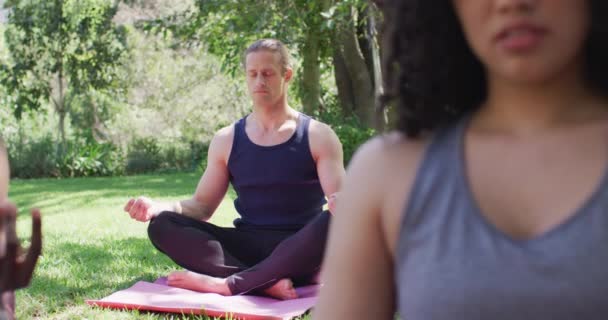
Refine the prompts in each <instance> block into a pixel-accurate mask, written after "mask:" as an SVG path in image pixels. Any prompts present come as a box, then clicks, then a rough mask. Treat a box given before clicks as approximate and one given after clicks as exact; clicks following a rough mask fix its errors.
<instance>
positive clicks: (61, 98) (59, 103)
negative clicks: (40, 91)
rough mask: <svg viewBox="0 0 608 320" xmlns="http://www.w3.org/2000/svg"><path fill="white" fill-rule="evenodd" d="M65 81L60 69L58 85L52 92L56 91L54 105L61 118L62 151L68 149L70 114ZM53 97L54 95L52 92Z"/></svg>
mask: <svg viewBox="0 0 608 320" xmlns="http://www.w3.org/2000/svg"><path fill="white" fill-rule="evenodd" d="M64 81H65V79H64V78H63V70H62V69H61V68H59V71H58V72H57V83H56V85H55V86H53V88H52V91H55V94H54V97H53V98H52V100H53V105H54V106H55V112H57V115H58V116H59V137H60V138H61V150H65V147H66V136H65V117H66V115H67V113H68V106H67V105H66V103H65V89H64V88H63V85H64ZM51 94H52V95H53V93H52V92H51Z"/></svg>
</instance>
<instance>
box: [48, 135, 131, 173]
mask: <svg viewBox="0 0 608 320" xmlns="http://www.w3.org/2000/svg"><path fill="white" fill-rule="evenodd" d="M58 154H59V158H58V161H57V165H58V168H59V172H60V174H61V176H62V177H89V176H112V175H121V174H123V173H124V165H123V163H124V160H123V156H122V152H121V150H120V149H118V148H117V147H115V146H114V145H113V144H110V143H88V144H86V143H84V142H77V141H70V142H69V143H67V146H66V149H65V150H63V151H61V150H60V151H59V152H58Z"/></svg>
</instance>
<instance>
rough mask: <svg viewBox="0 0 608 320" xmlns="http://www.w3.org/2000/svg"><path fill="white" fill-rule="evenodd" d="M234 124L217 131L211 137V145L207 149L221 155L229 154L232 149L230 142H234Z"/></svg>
mask: <svg viewBox="0 0 608 320" xmlns="http://www.w3.org/2000/svg"><path fill="white" fill-rule="evenodd" d="M235 123H236V122H235ZM235 123H232V124H230V125H227V126H225V127H223V128H221V129H220V130H218V131H217V132H216V133H215V135H214V136H213V139H211V145H210V146H209V148H213V149H215V150H217V151H220V153H221V154H227V153H229V152H230V149H231V148H232V141H233V140H234V127H235Z"/></svg>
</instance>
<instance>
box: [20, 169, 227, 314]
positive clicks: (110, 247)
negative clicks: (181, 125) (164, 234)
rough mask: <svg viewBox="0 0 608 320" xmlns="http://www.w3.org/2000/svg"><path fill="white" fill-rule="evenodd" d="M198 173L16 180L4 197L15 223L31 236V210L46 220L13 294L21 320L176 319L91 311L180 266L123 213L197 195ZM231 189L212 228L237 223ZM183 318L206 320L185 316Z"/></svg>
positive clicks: (102, 310)
mask: <svg viewBox="0 0 608 320" xmlns="http://www.w3.org/2000/svg"><path fill="white" fill-rule="evenodd" d="M198 179H199V174H195V173H177V174H166V175H148V176H146V175H144V176H130V177H114V178H77V179H64V180H55V179H41V180H20V181H19V180H16V181H12V182H11V186H10V191H9V196H10V199H11V200H12V201H13V202H15V204H16V205H17V206H18V207H19V210H20V214H19V220H18V224H17V228H18V232H19V235H20V237H21V238H22V239H27V238H29V234H30V219H29V208H32V207H39V208H40V209H41V210H42V214H43V236H44V240H43V241H44V249H43V255H42V256H41V257H40V260H39V262H38V266H37V268H36V274H35V276H34V279H33V281H32V283H31V284H30V287H29V288H27V289H25V290H20V291H18V293H17V306H16V309H17V318H18V319H35V318H38V319H177V318H182V317H176V316H172V315H162V314H153V313H138V312H127V311H124V312H123V311H110V310H105V309H97V308H91V307H89V306H87V305H86V304H85V302H84V300H85V299H97V298H102V297H104V296H107V295H108V294H110V293H112V292H114V291H116V290H118V289H123V288H127V287H129V286H131V285H132V284H134V283H135V282H137V281H139V280H146V281H152V280H154V279H156V278H157V277H159V276H161V275H165V274H167V273H168V272H169V271H171V270H175V269H176V268H177V266H176V265H174V264H173V263H172V262H171V261H170V260H169V259H168V258H166V257H164V256H163V255H162V254H160V253H159V252H157V251H156V249H155V248H154V247H153V246H152V245H151V244H150V243H149V241H148V240H147V236H146V226H147V224H144V223H141V222H137V221H134V220H131V218H130V217H129V216H128V214H126V213H125V212H123V211H122V208H123V206H124V204H125V203H126V201H127V200H128V199H129V198H130V197H135V196H138V195H146V196H149V197H152V198H154V199H162V200H178V199H183V198H185V197H189V196H190V195H191V194H192V192H193V191H194V189H195V187H196V184H197V182H198ZM234 196H235V195H234V192H233V191H232V190H230V191H229V192H228V194H227V196H226V198H225V199H224V201H223V202H222V204H221V205H220V207H219V209H218V211H217V212H216V213H215V215H214V216H213V218H212V220H211V222H213V223H216V224H220V225H225V226H227V225H231V223H232V220H233V219H234V218H235V217H236V212H235V211H234V208H233V206H232V200H233V199H234ZM184 318H185V319H204V318H201V317H184Z"/></svg>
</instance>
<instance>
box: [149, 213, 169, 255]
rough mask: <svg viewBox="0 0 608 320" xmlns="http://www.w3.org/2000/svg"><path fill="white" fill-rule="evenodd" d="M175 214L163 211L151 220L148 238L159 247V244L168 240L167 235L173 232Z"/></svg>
mask: <svg viewBox="0 0 608 320" xmlns="http://www.w3.org/2000/svg"><path fill="white" fill-rule="evenodd" d="M175 214H176V213H174V212H169V211H163V212H161V213H160V214H159V215H158V216H156V217H154V218H153V219H152V220H150V223H149V224H148V237H149V238H150V241H152V243H154V244H155V245H156V246H158V244H159V243H160V242H162V240H163V239H164V238H166V234H167V233H169V232H171V230H172V229H173V228H174V226H175V220H174V219H173V216H174V215H175Z"/></svg>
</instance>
